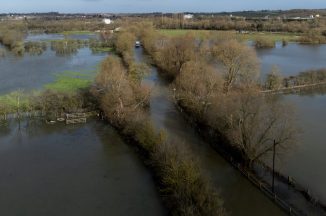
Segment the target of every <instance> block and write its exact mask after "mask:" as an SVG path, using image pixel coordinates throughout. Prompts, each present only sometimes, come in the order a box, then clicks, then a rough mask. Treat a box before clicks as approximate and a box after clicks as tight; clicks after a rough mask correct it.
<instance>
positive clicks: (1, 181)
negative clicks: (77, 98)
mask: <svg viewBox="0 0 326 216" xmlns="http://www.w3.org/2000/svg"><path fill="white" fill-rule="evenodd" d="M9 127H10V129H11V130H10V131H8V130H7V131H5V132H4V133H1V134H0V191H1V193H0V215H6V216H16V215H26V216H35V215H85V216H89V215H97V216H101V215H103V216H107V215H135V216H136V215H148V216H151V215H165V214H166V211H165V209H164V207H163V206H162V203H161V200H160V198H159V196H158V194H157V191H156V188H155V187H154V185H153V181H152V177H151V175H150V174H149V173H148V171H147V170H146V169H145V168H144V166H143V164H142V163H141V162H140V161H139V160H138V158H137V156H136V155H135V154H134V151H133V150H132V149H130V148H129V147H128V146H127V145H126V144H124V143H123V141H122V140H121V139H120V138H119V136H118V135H117V134H116V132H115V131H114V130H113V129H112V128H110V127H109V126H107V125H105V124H102V123H101V122H97V121H93V122H90V123H88V124H85V125H78V126H77V125H73V126H64V125H45V124H43V123H42V122H41V121H32V122H28V121H25V122H22V124H21V130H18V124H17V122H14V121H13V122H10V124H9ZM2 129H3V128H2V127H1V131H2Z"/></svg>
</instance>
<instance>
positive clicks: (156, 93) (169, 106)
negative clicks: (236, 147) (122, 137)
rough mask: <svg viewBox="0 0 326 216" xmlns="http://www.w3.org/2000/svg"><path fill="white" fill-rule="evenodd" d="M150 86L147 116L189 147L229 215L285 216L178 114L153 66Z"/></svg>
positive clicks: (140, 53)
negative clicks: (148, 114) (148, 113)
mask: <svg viewBox="0 0 326 216" xmlns="http://www.w3.org/2000/svg"><path fill="white" fill-rule="evenodd" d="M135 58H136V60H137V61H138V62H144V61H146V60H145V56H144V54H143V50H142V49H141V48H139V49H136V50H135ZM146 83H147V84H150V85H151V86H153V94H152V95H153V96H152V98H151V108H150V115H151V119H152V120H153V121H154V123H155V124H156V126H157V127H158V128H160V129H162V130H164V131H166V132H167V136H168V139H170V140H173V141H175V143H178V142H181V143H184V144H185V145H186V146H188V147H189V148H190V149H191V150H192V152H193V153H194V155H195V156H196V157H198V159H199V160H200V164H201V168H202V169H203V171H204V173H206V174H207V175H208V176H209V178H210V179H211V181H212V183H213V185H214V186H216V188H217V189H219V191H220V194H221V196H222V198H223V199H224V201H225V207H226V209H227V211H229V212H230V213H231V215H239V216H240V215H241V216H242V215H257V216H258V215H271V216H272V215H273V216H274V215H285V214H284V212H283V211H282V210H281V209H279V208H278V207H277V206H276V205H275V204H274V203H273V202H272V201H270V200H269V199H268V198H267V197H265V196H264V195H263V193H261V192H260V191H259V190H258V189H256V187H254V186H253V185H252V184H251V183H250V182H249V181H247V180H246V179H245V178H244V177H242V176H241V175H240V173H239V172H238V171H236V170H235V169H234V168H233V167H231V165H230V164H229V163H228V162H226V161H225V160H224V159H223V158H222V157H221V156H219V154H218V153H216V152H215V151H214V150H213V149H212V148H211V147H210V146H209V144H208V143H206V142H204V141H203V140H202V138H201V137H200V136H199V135H198V134H197V133H196V131H195V130H194V129H193V128H192V127H191V126H190V125H189V123H188V122H186V121H185V119H184V118H183V117H182V116H181V115H180V113H179V111H178V110H177V109H176V108H175V105H174V104H173V101H172V100H171V98H170V97H169V95H170V92H169V89H168V84H167V83H166V82H165V81H164V79H161V78H160V77H159V76H158V74H157V69H156V68H155V67H152V68H151V74H150V76H149V77H148V78H147V80H146Z"/></svg>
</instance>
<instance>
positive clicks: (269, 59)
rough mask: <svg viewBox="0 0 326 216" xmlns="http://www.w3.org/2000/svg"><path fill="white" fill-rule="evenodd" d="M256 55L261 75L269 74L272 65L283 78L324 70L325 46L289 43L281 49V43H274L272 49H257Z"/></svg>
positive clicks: (325, 61) (325, 64)
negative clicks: (260, 67) (313, 70)
mask: <svg viewBox="0 0 326 216" xmlns="http://www.w3.org/2000/svg"><path fill="white" fill-rule="evenodd" d="M257 55H258V57H259V58H260V60H261V66H262V74H263V75H265V74H267V73H268V72H270V71H271V69H272V67H273V65H275V66H277V67H278V68H279V69H280V72H281V73H282V75H284V76H292V75H297V74H298V73H299V72H302V71H305V70H310V69H320V68H326V45H301V44H297V43H289V44H288V45H287V46H285V47H283V46H282V44H281V43H276V47H275V48H273V49H257Z"/></svg>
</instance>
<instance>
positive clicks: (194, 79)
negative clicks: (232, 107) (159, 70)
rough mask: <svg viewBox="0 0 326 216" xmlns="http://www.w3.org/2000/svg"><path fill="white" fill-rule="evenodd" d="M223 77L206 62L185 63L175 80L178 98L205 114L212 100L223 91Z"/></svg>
mask: <svg viewBox="0 0 326 216" xmlns="http://www.w3.org/2000/svg"><path fill="white" fill-rule="evenodd" d="M222 89H223V79H222V78H221V77H220V76H219V74H218V73H217V72H216V71H215V70H214V68H213V67H210V66H208V65H206V64H205V62H200V61H191V62H188V63H186V64H184V65H183V67H182V69H181V72H180V74H179V76H178V77H177V78H176V81H175V91H176V95H175V97H176V100H177V102H178V103H179V104H180V105H181V106H183V107H184V108H187V109H189V111H191V112H193V113H194V114H196V115H200V116H202V115H204V114H205V112H206V110H207V108H208V107H209V105H210V104H211V103H212V100H215V98H216V97H218V96H219V94H220V93H221V92H222Z"/></svg>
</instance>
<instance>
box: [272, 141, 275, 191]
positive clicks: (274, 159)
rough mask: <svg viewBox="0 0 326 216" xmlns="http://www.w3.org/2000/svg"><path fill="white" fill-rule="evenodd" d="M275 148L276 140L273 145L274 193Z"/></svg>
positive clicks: (273, 183)
mask: <svg viewBox="0 0 326 216" xmlns="http://www.w3.org/2000/svg"><path fill="white" fill-rule="evenodd" d="M275 147H276V141H275V140H274V143H273V182H272V191H273V193H274V191H275V190H274V186H275Z"/></svg>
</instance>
